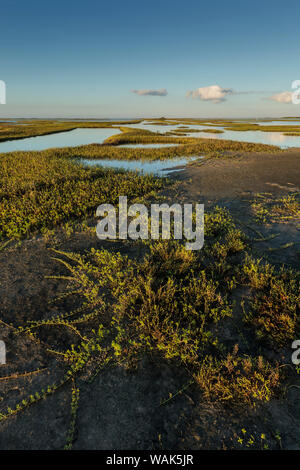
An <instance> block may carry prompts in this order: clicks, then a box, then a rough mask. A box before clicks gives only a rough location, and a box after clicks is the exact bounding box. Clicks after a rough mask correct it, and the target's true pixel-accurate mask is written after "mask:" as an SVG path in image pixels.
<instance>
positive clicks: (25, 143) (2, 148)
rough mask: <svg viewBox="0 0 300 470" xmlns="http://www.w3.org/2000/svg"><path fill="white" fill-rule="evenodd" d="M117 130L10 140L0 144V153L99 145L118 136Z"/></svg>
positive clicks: (118, 131)
mask: <svg viewBox="0 0 300 470" xmlns="http://www.w3.org/2000/svg"><path fill="white" fill-rule="evenodd" d="M119 133H120V130H119V129H117V128H116V129H105V128H104V129H74V130H73V131H68V132H59V133H57V134H50V135H43V136H39V137H26V138H25V139H19V140H10V141H7V142H1V143H0V153H1V152H14V151H17V150H23V151H30V150H46V149H49V148H55V147H77V146H78V145H87V144H93V143H97V144H101V143H102V142H103V141H104V140H105V139H107V138H108V137H110V136H112V135H115V134H119Z"/></svg>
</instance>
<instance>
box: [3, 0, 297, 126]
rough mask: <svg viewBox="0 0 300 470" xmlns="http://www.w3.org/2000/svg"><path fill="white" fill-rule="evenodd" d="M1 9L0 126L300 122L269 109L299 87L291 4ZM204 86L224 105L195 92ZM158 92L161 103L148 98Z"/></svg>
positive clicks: (88, 3) (17, 4)
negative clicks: (214, 89)
mask: <svg viewBox="0 0 300 470" xmlns="http://www.w3.org/2000/svg"><path fill="white" fill-rule="evenodd" d="M0 8H1V28H0V80H4V81H5V82H6V86H7V104H6V105H0V116H1V117H6V116H28V117H30V116H35V117H40V116H45V117H46V116H49V117H56V116H66V117H99V118H109V117H112V118H117V117H139V116H148V117H150V116H153V117H155V116H195V117H206V116H208V117H252V116H253V117H255V116H285V115H286V116H297V115H298V116H300V108H298V107H297V106H296V105H293V104H291V103H282V102H278V101H276V100H277V98H276V97H275V98H274V99H272V100H270V99H269V98H270V97H271V96H274V95H276V96H277V94H280V93H281V92H286V91H291V82H292V81H293V80H297V79H300V61H299V48H300V34H299V17H300V3H299V1H294V0H290V1H289V2H288V3H286V4H283V2H279V1H276V0H275V1H274V0H273V1H269V0H264V1H262V0H260V1H257V0H251V1H248V2H241V1H232V0H227V1H226V2H225V1H224V0H223V1H219V0H217V1H214V2H208V1H205V2H202V1H201V0H197V1H194V0H190V1H189V2H183V1H182V0H181V1H177V0H172V1H169V0H163V1H162V0H161V1H156V0H152V1H151V2H146V1H145V0H144V1H141V0H139V1H135V0H134V1H129V2H124V1H119V0H115V1H111V2H103V1H101V0H98V1H92V0H85V1H84V2H83V1H80V2H78V1H76V0H73V1H66V0H60V1H57V0H52V1H51V2H41V1H40V0H39V1H37V0H27V1H26V2H25V1H24V0H6V1H3V2H1V6H0ZM212 85H217V86H219V87H220V90H221V96H223V97H222V99H221V100H214V99H207V93H206V92H205V90H204V91H197V90H198V89H199V88H200V90H202V88H205V87H210V86H212ZM160 89H166V93H167V94H166V95H165V96H159V94H158V95H153V94H151V90H152V91H154V92H155V91H157V90H160ZM132 90H137V91H139V93H133V92H132ZM141 90H146V91H144V92H143V91H141ZM222 90H231V91H230V93H228V92H225V94H224V95H222V93H223V92H222ZM189 91H193V92H194V93H191V94H190V95H191V96H190V97H189V98H187V97H186V93H187V92H189ZM147 93H148V94H147Z"/></svg>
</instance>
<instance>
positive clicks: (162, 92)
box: [131, 88, 168, 96]
mask: <svg viewBox="0 0 300 470" xmlns="http://www.w3.org/2000/svg"><path fill="white" fill-rule="evenodd" d="M131 91H132V93H135V94H137V95H140V96H167V94H168V92H167V90H166V88H160V89H159V90H131Z"/></svg>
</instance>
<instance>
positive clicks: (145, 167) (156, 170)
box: [80, 157, 203, 176]
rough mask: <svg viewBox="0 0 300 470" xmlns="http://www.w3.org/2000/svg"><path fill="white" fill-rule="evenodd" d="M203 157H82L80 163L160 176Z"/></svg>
mask: <svg viewBox="0 0 300 470" xmlns="http://www.w3.org/2000/svg"><path fill="white" fill-rule="evenodd" d="M199 158H203V157H180V158H172V160H171V159H165V160H153V161H148V160H116V159H104V160H89V159H81V160H80V163H82V164H83V165H84V166H103V167H105V168H116V169H123V170H131V171H138V172H143V173H147V174H150V173H153V174H156V175H158V176H167V175H168V174H169V173H171V172H172V171H174V170H176V169H177V167H178V166H185V165H186V164H187V163H188V162H191V161H194V160H198V159H199Z"/></svg>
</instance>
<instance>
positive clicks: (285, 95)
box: [269, 91, 293, 103]
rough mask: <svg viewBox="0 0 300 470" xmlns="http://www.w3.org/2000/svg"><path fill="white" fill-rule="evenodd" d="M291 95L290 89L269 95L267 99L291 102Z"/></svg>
mask: <svg viewBox="0 0 300 470" xmlns="http://www.w3.org/2000/svg"><path fill="white" fill-rule="evenodd" d="M292 95H293V93H292V92H291V91H283V92H282V93H277V94H276V95H273V96H270V98H269V100H272V101H277V103H292Z"/></svg>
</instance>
